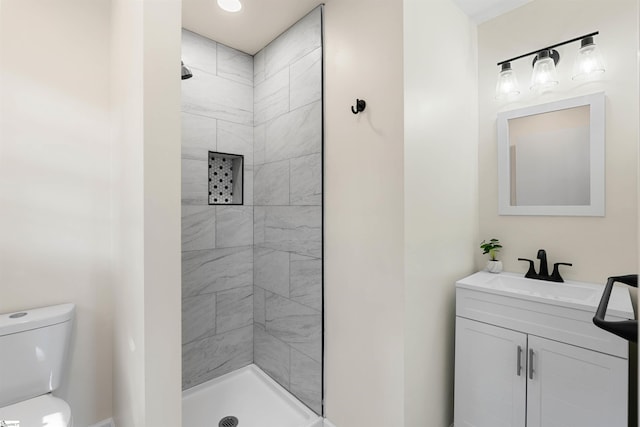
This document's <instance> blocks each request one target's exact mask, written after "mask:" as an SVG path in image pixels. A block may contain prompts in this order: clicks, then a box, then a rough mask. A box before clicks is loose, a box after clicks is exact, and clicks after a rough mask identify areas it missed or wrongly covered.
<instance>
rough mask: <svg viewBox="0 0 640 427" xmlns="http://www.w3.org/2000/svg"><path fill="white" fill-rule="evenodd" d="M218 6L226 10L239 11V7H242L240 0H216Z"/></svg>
mask: <svg viewBox="0 0 640 427" xmlns="http://www.w3.org/2000/svg"><path fill="white" fill-rule="evenodd" d="M218 6H220V9H222V10H226V11H227V12H240V9H242V3H240V0H218Z"/></svg>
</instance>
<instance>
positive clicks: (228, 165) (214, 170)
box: [209, 151, 244, 205]
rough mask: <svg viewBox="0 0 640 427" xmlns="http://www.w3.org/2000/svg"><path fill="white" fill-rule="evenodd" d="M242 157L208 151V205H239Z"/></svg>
mask: <svg viewBox="0 0 640 427" xmlns="http://www.w3.org/2000/svg"><path fill="white" fill-rule="evenodd" d="M243 163H244V157H243V156H241V155H237V154H225V153H216V152H213V151H209V204H210V205H241V204H242V196H243V190H242V188H243V186H242V180H243V175H244V173H243Z"/></svg>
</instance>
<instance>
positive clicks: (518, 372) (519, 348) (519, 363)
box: [516, 346, 522, 376]
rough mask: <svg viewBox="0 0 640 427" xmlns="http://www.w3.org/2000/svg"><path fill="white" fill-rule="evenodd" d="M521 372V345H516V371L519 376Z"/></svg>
mask: <svg viewBox="0 0 640 427" xmlns="http://www.w3.org/2000/svg"><path fill="white" fill-rule="evenodd" d="M521 372H522V347H521V346H518V367H517V371H516V373H517V374H518V376H520V373H521Z"/></svg>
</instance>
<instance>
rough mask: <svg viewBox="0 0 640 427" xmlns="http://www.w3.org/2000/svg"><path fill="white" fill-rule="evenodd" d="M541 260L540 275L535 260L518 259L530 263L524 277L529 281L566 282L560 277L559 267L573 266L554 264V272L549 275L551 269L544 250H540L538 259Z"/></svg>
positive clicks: (560, 263)
mask: <svg viewBox="0 0 640 427" xmlns="http://www.w3.org/2000/svg"><path fill="white" fill-rule="evenodd" d="M536 258H538V259H539V260H540V268H539V270H538V273H536V268H535V266H534V265H533V260H530V259H527V258H518V261H527V262H529V270H527V272H526V274H525V275H524V277H526V278H527V279H538V280H546V281H549V282H564V279H563V278H562V276H560V269H559V266H561V265H569V266H571V265H573V264H571V263H568V262H556V263H554V264H553V272H552V273H551V274H549V268H548V267H547V252H546V251H545V250H544V249H539V250H538V255H537V257H536Z"/></svg>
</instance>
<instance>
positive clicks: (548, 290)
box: [487, 275, 602, 305]
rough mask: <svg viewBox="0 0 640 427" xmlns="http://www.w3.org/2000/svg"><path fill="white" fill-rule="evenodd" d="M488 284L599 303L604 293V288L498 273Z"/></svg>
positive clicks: (571, 300)
mask: <svg viewBox="0 0 640 427" xmlns="http://www.w3.org/2000/svg"><path fill="white" fill-rule="evenodd" d="M487 285H488V286H491V287H493V288H495V289H500V290H504V291H506V292H515V293H521V294H525V295H531V296H536V297H540V298H545V299H554V300H558V301H567V302H575V303H579V302H591V303H594V304H596V305H597V303H598V301H600V296H601V295H602V289H594V288H592V287H589V286H584V285H577V284H573V283H556V282H546V281H544V280H536V279H525V278H524V277H514V276H507V275H498V276H496V277H494V278H493V279H491V280H489V281H488V282H487Z"/></svg>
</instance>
